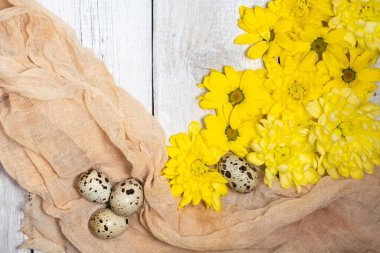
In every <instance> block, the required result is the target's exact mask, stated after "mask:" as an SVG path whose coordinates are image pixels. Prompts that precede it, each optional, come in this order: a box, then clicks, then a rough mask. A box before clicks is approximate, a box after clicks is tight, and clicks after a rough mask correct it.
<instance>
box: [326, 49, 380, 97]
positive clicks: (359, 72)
mask: <svg viewBox="0 0 380 253" xmlns="http://www.w3.org/2000/svg"><path fill="white" fill-rule="evenodd" d="M375 60H376V58H375V56H374V54H373V53H371V51H368V50H366V51H364V52H363V53H362V54H361V55H359V54H358V50H357V49H356V48H352V49H350V50H349V57H345V58H343V59H342V60H341V61H339V62H338V64H336V65H335V64H332V65H331V66H332V67H330V72H331V75H332V78H333V80H331V81H330V82H328V83H327V84H326V87H325V89H326V90H327V91H329V90H331V89H332V88H352V89H353V90H354V91H355V93H356V94H357V95H358V96H360V97H362V98H363V99H365V100H367V99H368V95H369V94H370V93H371V92H373V91H374V90H376V88H377V85H376V84H375V82H377V81H380V69H378V68H370V66H371V65H373V64H374V63H375Z"/></svg>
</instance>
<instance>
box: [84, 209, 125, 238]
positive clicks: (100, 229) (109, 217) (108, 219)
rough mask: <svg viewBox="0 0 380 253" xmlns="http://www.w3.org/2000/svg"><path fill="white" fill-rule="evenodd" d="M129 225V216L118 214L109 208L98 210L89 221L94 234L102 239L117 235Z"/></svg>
mask: <svg viewBox="0 0 380 253" xmlns="http://www.w3.org/2000/svg"><path fill="white" fill-rule="evenodd" d="M128 226H129V222H128V218H126V217H121V216H117V215H116V214H114V213H113V212H112V211H111V209H109V208H105V209H100V210H98V211H96V212H95V213H93V214H92V215H91V217H90V221H89V222H88V227H89V229H90V231H91V232H92V234H93V235H95V236H96V237H98V238H102V239H109V238H113V237H117V236H119V235H121V234H122V233H123V232H124V231H125V230H127V228H128Z"/></svg>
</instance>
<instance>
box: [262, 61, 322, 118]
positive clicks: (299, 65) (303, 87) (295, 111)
mask: <svg viewBox="0 0 380 253" xmlns="http://www.w3.org/2000/svg"><path fill="white" fill-rule="evenodd" d="M264 62H265V66H266V68H267V70H268V85H267V87H270V88H271V89H272V90H273V94H272V99H273V106H272V108H271V110H270V114H272V115H273V116H275V117H276V118H282V119H292V120H297V121H298V122H305V121H307V120H309V119H310V115H309V113H308V112H307V111H306V109H305V107H306V104H307V103H308V102H309V101H311V100H314V99H317V98H319V96H320V95H321V94H322V90H323V85H324V84H325V83H326V82H327V81H329V80H330V77H329V76H328V74H327V73H326V72H325V71H324V69H323V68H320V67H319V65H320V64H317V65H316V64H315V58H314V57H313V56H312V55H308V56H307V57H305V58H301V57H300V55H298V56H294V57H292V56H287V57H285V58H282V60H281V63H279V62H278V61H277V60H275V59H273V58H269V57H264Z"/></svg>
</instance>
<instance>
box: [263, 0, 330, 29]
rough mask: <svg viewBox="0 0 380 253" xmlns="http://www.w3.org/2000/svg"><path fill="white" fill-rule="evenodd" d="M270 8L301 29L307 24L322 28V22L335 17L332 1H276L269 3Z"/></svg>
mask: <svg viewBox="0 0 380 253" xmlns="http://www.w3.org/2000/svg"><path fill="white" fill-rule="evenodd" d="M268 8H269V9H270V10H272V11H273V12H274V13H275V14H276V15H277V16H278V17H280V18H287V19H290V20H291V21H292V23H293V24H294V25H295V26H297V27H300V28H301V29H302V28H304V27H305V25H307V24H314V25H318V26H321V25H322V21H328V20H329V18H330V17H331V16H333V15H334V13H333V10H332V5H331V1H330V0H274V1H271V2H269V3H268Z"/></svg>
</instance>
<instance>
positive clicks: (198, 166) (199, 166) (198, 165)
mask: <svg viewBox="0 0 380 253" xmlns="http://www.w3.org/2000/svg"><path fill="white" fill-rule="evenodd" d="M191 172H192V173H193V175H194V176H197V177H199V176H202V175H203V174H205V173H206V172H208V167H207V165H206V164H204V163H203V162H201V161H200V160H196V161H194V162H193V163H192V164H191Z"/></svg>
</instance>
